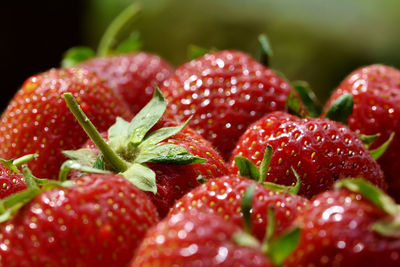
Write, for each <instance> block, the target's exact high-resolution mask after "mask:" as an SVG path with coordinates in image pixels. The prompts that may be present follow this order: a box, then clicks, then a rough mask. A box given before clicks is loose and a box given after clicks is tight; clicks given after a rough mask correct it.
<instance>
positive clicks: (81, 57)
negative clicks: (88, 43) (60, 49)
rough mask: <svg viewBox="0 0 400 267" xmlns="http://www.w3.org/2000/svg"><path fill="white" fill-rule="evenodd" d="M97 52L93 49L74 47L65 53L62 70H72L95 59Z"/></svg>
mask: <svg viewBox="0 0 400 267" xmlns="http://www.w3.org/2000/svg"><path fill="white" fill-rule="evenodd" d="M94 56H95V52H94V51H93V49H91V48H89V47H85V46H77V47H72V48H70V49H68V50H67V52H65V53H64V56H63V59H62V61H61V67H62V68H70V67H73V66H76V65H78V64H79V63H82V62H83V61H85V60H88V59H89V58H93V57H94Z"/></svg>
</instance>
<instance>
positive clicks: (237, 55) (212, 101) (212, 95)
mask: <svg viewBox="0 0 400 267" xmlns="http://www.w3.org/2000/svg"><path fill="white" fill-rule="evenodd" d="M161 90H162V91H163V93H164V94H165V97H166V98H167V100H168V102H169V106H170V110H169V112H170V113H171V114H172V115H173V116H174V117H175V119H176V120H178V121H185V120H186V119H187V118H189V117H190V116H192V115H193V119H192V120H191V121H190V122H189V126H190V127H192V128H193V129H195V130H196V131H198V132H199V133H200V134H201V135H203V136H204V137H205V138H206V139H207V140H208V141H210V142H211V144H212V145H214V147H216V148H217V150H219V151H220V152H221V154H222V156H223V158H224V159H225V160H228V159H229V157H230V155H231V152H232V150H233V148H234V146H235V143H236V142H237V140H238V139H239V137H240V136H241V135H242V134H243V132H244V131H245V130H246V128H247V127H248V126H249V125H250V124H251V123H252V122H254V121H256V120H257V119H259V118H261V117H262V116H264V115H265V114H267V113H269V112H272V111H276V110H286V106H285V104H286V100H287V97H288V96H289V94H290V92H292V91H293V89H292V87H291V86H290V85H289V83H288V82H286V81H285V80H284V79H282V78H280V77H279V76H278V75H276V74H275V73H274V72H273V71H272V70H271V69H268V68H266V67H264V66H263V65H261V64H260V63H258V62H256V61H255V60H254V59H252V58H251V57H250V56H248V55H246V54H244V53H242V52H239V51H220V52H215V53H210V54H206V55H204V56H203V57H201V58H198V59H195V60H193V61H191V62H189V63H186V64H184V65H182V66H181V67H179V68H178V69H177V70H176V71H175V73H174V74H172V75H171V77H170V78H168V79H167V80H165V81H164V83H163V86H162V87H161Z"/></svg>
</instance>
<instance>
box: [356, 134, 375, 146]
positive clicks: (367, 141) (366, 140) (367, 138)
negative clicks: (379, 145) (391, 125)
mask: <svg viewBox="0 0 400 267" xmlns="http://www.w3.org/2000/svg"><path fill="white" fill-rule="evenodd" d="M379 136H380V134H379V133H377V134H373V135H366V134H358V137H359V138H360V140H361V142H362V143H363V145H364V147H366V148H369V147H370V146H371V145H372V144H373V143H374V142H375V141H376V139H377V138H378V137H379Z"/></svg>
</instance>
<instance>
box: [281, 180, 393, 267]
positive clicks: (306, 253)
mask: <svg viewBox="0 0 400 267" xmlns="http://www.w3.org/2000/svg"><path fill="white" fill-rule="evenodd" d="M344 181H346V180H342V181H340V182H344ZM355 182H356V183H355ZM346 183H348V184H349V185H348V186H346V187H347V188H349V189H344V188H341V189H338V190H335V191H333V190H332V191H327V192H324V193H321V194H319V195H318V196H316V197H315V198H314V199H313V201H312V202H311V203H310V205H308V206H307V207H306V209H305V210H304V212H303V213H302V214H300V215H299V217H298V218H297V219H296V221H295V224H296V225H298V226H300V228H301V229H302V230H301V236H300V243H299V246H298V247H297V249H296V250H295V251H294V253H293V254H292V255H291V256H289V257H288V258H287V260H286V264H285V265H284V266H343V267H345V266H365V267H369V266H385V267H386V266H388V267H389V266H393V267H394V266H399V265H400V238H399V237H400V235H399V228H398V218H399V217H398V216H399V215H400V214H399V212H398V211H399V209H398V206H397V207H396V205H395V203H394V201H393V200H391V199H390V198H389V197H387V196H384V194H383V193H382V192H379V191H378V190H377V188H375V187H374V186H372V185H368V184H366V182H365V181H363V180H361V179H351V180H347V181H346ZM354 189H356V190H354ZM396 221H397V223H396ZM393 223H394V224H393ZM396 225H397V226H396Z"/></svg>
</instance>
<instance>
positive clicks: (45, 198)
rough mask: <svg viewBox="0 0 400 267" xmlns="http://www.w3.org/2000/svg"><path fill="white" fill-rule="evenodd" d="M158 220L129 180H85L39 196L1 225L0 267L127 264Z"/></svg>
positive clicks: (105, 177) (110, 176)
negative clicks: (149, 229) (148, 230)
mask: <svg viewBox="0 0 400 267" xmlns="http://www.w3.org/2000/svg"><path fill="white" fill-rule="evenodd" d="M38 190H39V189H38ZM30 192H32V191H30ZM10 208H12V207H10ZM3 215H4V214H3ZM157 220H158V216H157V212H156V210H155V207H154V206H153V204H152V203H151V201H150V200H149V199H148V198H147V196H146V195H145V194H144V193H143V192H141V191H140V190H139V189H138V188H136V187H135V186H134V185H132V184H131V183H130V182H128V181H127V180H126V179H125V178H123V177H120V176H118V175H114V174H101V175H100V174H91V175H87V176H83V177H81V178H79V179H78V180H75V181H74V182H73V185H72V186H71V187H67V188H55V189H52V190H50V191H45V192H42V193H40V194H39V195H38V196H36V197H35V198H34V199H33V200H32V201H31V202H29V204H27V205H26V206H24V207H23V208H22V209H21V210H19V211H18V213H17V214H15V216H14V217H13V218H11V219H10V220H9V221H7V222H3V223H2V224H1V225H0V247H1V249H0V265H1V266H63V265H65V266H124V265H126V264H127V263H128V262H129V260H130V259H131V258H132V256H133V254H134V252H135V249H136V248H137V247H138V246H139V244H140V242H141V240H142V238H143V237H144V235H145V233H146V231H147V229H148V228H149V227H150V226H152V225H153V224H155V223H156V222H157Z"/></svg>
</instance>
